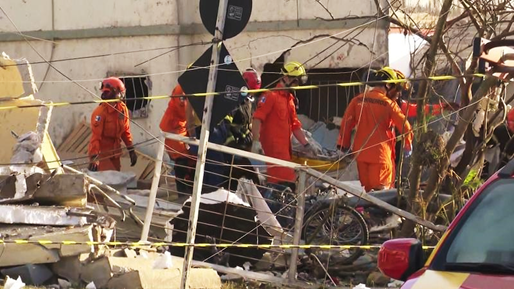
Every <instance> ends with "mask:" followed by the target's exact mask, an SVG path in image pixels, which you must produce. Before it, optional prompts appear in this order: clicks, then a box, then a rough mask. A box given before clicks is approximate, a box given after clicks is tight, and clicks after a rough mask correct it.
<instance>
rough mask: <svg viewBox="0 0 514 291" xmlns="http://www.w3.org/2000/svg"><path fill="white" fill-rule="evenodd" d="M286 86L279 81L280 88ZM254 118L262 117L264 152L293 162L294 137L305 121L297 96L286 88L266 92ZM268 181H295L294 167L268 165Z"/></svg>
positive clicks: (260, 118) (261, 140)
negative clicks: (298, 109) (298, 115)
mask: <svg viewBox="0 0 514 291" xmlns="http://www.w3.org/2000/svg"><path fill="white" fill-rule="evenodd" d="M281 87H283V85H282V84H278V85H277V88H281ZM253 118H255V119H259V120H261V132H260V142H261V144H262V149H263V150H264V154H265V155H266V156H269V157H273V158H277V159H281V160H286V161H290V160H291V156H292V149H291V136H292V134H293V131H294V130H296V129H301V128H302V124H301V123H300V121H299V120H298V117H297V116H296V107H295V104H294V97H293V95H292V94H291V93H289V92H288V91H286V90H279V91H271V92H266V94H264V95H263V96H262V97H261V99H260V101H259V103H258V105H257V109H256V110H255V113H254V115H253ZM268 175H269V177H268V182H270V183H278V182H293V183H294V182H295V180H296V175H295V172H294V170H293V169H290V168H285V167H279V166H275V165H270V164H268Z"/></svg>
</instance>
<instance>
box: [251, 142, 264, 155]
mask: <svg viewBox="0 0 514 291" xmlns="http://www.w3.org/2000/svg"><path fill="white" fill-rule="evenodd" d="M252 153H256V154H259V155H264V150H263V149H262V145H261V142H260V141H257V140H256V141H254V142H253V143H252Z"/></svg>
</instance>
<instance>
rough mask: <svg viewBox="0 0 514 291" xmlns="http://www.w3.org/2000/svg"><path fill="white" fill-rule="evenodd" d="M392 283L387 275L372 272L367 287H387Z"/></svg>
mask: <svg viewBox="0 0 514 291" xmlns="http://www.w3.org/2000/svg"><path fill="white" fill-rule="evenodd" d="M390 281H391V278H389V277H387V276H386V275H384V274H382V273H381V272H371V273H370V274H369V275H368V279H367V280H366V285H368V286H373V287H376V286H379V287H385V286H387V284H388V283H389V282H390Z"/></svg>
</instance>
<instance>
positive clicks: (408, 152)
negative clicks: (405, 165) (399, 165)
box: [404, 150, 412, 158]
mask: <svg viewBox="0 0 514 291" xmlns="http://www.w3.org/2000/svg"><path fill="white" fill-rule="evenodd" d="M404 156H405V157H406V158H408V157H410V156H412V150H410V151H407V150H406V151H405V154H404Z"/></svg>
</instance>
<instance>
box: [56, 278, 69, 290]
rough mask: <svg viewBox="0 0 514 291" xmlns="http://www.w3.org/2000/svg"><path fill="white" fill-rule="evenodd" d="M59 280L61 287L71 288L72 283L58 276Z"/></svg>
mask: <svg viewBox="0 0 514 291" xmlns="http://www.w3.org/2000/svg"><path fill="white" fill-rule="evenodd" d="M57 282H58V283H59V287H60V288H61V289H70V288H71V283H70V282H68V281H66V280H64V279H61V278H57Z"/></svg>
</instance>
